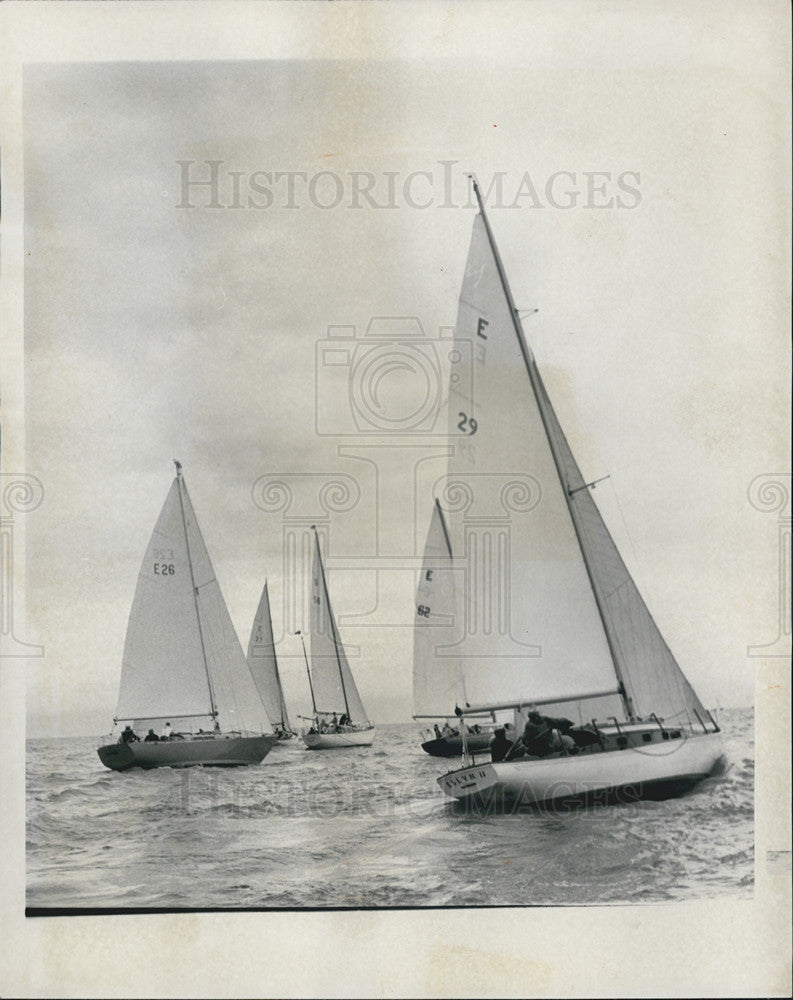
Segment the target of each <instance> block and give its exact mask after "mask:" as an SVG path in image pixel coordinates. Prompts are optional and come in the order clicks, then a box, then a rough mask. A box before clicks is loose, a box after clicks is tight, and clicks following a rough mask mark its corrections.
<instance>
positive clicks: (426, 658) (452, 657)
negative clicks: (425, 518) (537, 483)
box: [413, 500, 493, 757]
mask: <svg viewBox="0 0 793 1000" xmlns="http://www.w3.org/2000/svg"><path fill="white" fill-rule="evenodd" d="M457 591H458V587H457V586H456V584H455V569H454V559H453V554H452V544H451V541H450V539H449V531H448V528H447V527H446V520H445V518H444V516H443V510H442V509H441V505H440V503H439V502H438V501H437V500H436V501H435V506H434V508H433V511H432V519H431V520H430V526H429V530H428V531H427V542H426V545H425V547H424V560H423V563H422V566H421V576H420V577H419V582H418V587H417V589H416V621H415V626H414V629H413V712H414V715H413V718H414V719H416V720H429V721H431V722H433V725H434V729H435V738H434V739H432V738H430V739H428V740H425V741H424V742H423V743H422V744H421V749H422V750H424V751H425V753H428V754H431V755H432V756H433V757H460V756H461V755H462V752H463V735H462V731H461V727H463V726H465V727H466V729H467V733H466V744H467V747H468V750H469V752H474V751H479V750H487V749H488V747H489V746H490V740H491V738H492V736H493V726H492V725H487V723H485V721H484V718H488V719H489V718H490V717H489V716H485V717H484V718H483V719H482V721H481V722H477V721H474V722H472V723H471V725H469V724H468V723H466V722H464V721H463V720H462V719H458V718H457V716H456V714H455V711H454V710H455V707H457V706H459V705H464V704H465V702H466V697H465V677H464V674H463V667H462V660H461V658H460V655H459V643H458V646H457V650H456V651H455V645H454V644H455V638H454V632H455V622H456V621H457V620H458V619H457V618H456V615H457V613H458V608H457V606H456V600H457V597H456V595H457ZM440 723H443V727H442V728H441V726H440Z"/></svg>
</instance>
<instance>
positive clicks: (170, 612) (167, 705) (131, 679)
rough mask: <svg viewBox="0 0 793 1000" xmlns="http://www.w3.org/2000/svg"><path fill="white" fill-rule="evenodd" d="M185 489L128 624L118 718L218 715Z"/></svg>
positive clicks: (151, 550)
mask: <svg viewBox="0 0 793 1000" xmlns="http://www.w3.org/2000/svg"><path fill="white" fill-rule="evenodd" d="M212 712H213V707H212V696H211V693H210V688H209V676H208V673H207V666H206V663H205V661H204V654H203V650H202V647H201V635H200V631H199V624H198V612H197V608H196V601H195V596H194V592H193V582H192V575H191V571H190V558H189V555H188V551H187V536H186V534H185V529H184V521H183V519H182V503H181V500H180V496H179V483H178V480H176V479H174V481H173V485H172V486H171V489H170V491H169V492H168V496H167V498H166V500H165V504H164V505H163V508H162V511H161V513H160V516H159V518H158V520H157V524H156V525H155V528H154V531H153V533H152V536H151V539H150V540H149V544H148V547H147V549H146V555H145V556H144V557H143V562H142V564H141V567H140V573H139V574H138V583H137V587H136V589H135V597H134V599H133V602H132V609H131V611H130V615H129V624H128V625H127V637H126V642H125V644H124V657H123V660H122V667H121V687H120V690H119V697H118V707H117V709H116V717H117V718H119V719H144V718H159V717H162V718H168V717H169V716H201V715H203V716H207V717H209V718H211V717H212Z"/></svg>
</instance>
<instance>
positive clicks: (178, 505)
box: [97, 462, 277, 771]
mask: <svg viewBox="0 0 793 1000" xmlns="http://www.w3.org/2000/svg"><path fill="white" fill-rule="evenodd" d="M175 464H176V477H175V479H174V481H173V483H172V485H171V488H170V490H169V492H168V496H167V497H166V500H165V504H164V505H163V508H162V511H161V512H160V516H159V518H158V520H157V524H156V525H155V528H154V532H153V533H152V536H151V539H150V541H149V545H148V548H147V549H146V554H145V556H144V557H143V563H142V565H141V568H140V573H139V575H138V583H137V587H136V590H135V597H134V600H133V602H132V609H131V611H130V616H129V624H128V626H127V636H126V641H125V644H124V656H123V661H122V667H121V684H120V690H119V696H118V706H117V709H116V715H115V718H114V720H113V722H114V727H119V728H120V724H121V723H126V726H125V727H124V729H123V731H121V735H120V736H119V738H118V741H117V742H111V743H108V744H106V745H105V746H101V747H99V748H98V750H97V752H98V754H99V759H100V760H101V761H102V763H103V764H104V765H105V766H106V767H109V768H110V769H111V770H113V771H126V770H128V769H129V768H132V767H142V768H154V767H189V766H192V765H197V764H201V765H203V766H205V767H206V766H216V767H233V766H238V765H243V764H258V763H260V761H262V760H263V759H264V757H265V756H266V755H267V754H268V753H269V751H270V750H271V749H272V748H273V746H275V744H276V743H277V737H276V736H275V735H274V734H273V733H272V732H271V731H270V724H269V720H268V719H267V714H266V712H265V708H264V705H263V704H262V701H261V698H260V697H259V694H258V692H257V690H256V685H255V684H254V679H253V677H252V676H251V672H250V669H249V667H248V663H247V661H246V659H245V654H244V653H243V651H242V647H241V646H240V642H239V639H238V637H237V633H236V632H235V630H234V626H233V624H232V621H231V618H230V616H229V612H228V608H227V607H226V603H225V601H224V600H223V595H222V594H221V592H220V587H219V585H218V582H217V579H216V578H215V571H214V569H213V567H212V562H211V560H210V558H209V553H208V552H207V549H206V545H205V544H204V539H203V537H202V535H201V530H200V528H199V526H198V522H197V520H196V516H195V512H194V510H193V505H192V503H191V501H190V496H189V494H188V492H187V485H186V484H185V481H184V477H183V476H182V467H181V465H180V463H179V462H176V463H175ZM147 727H148V735H147V736H144V737H143V738H141V737H140V735H139V732H138V731H139V730H140V731H144V730H145V729H146V728H147ZM257 728H258V732H257V731H256V729H257ZM156 730H160V732H157V731H156Z"/></svg>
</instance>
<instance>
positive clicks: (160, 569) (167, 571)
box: [154, 563, 176, 576]
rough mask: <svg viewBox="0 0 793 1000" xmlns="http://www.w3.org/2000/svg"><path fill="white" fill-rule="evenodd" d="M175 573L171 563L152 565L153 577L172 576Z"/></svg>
mask: <svg viewBox="0 0 793 1000" xmlns="http://www.w3.org/2000/svg"><path fill="white" fill-rule="evenodd" d="M175 573H176V569H175V567H174V564H173V563H155V564H154V575H155V576H173V575H174V574H175Z"/></svg>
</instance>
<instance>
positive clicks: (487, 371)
mask: <svg viewBox="0 0 793 1000" xmlns="http://www.w3.org/2000/svg"><path fill="white" fill-rule="evenodd" d="M455 343H456V345H457V346H458V349H459V351H460V352H461V353H463V352H466V353H471V354H472V355H473V365H474V372H473V378H472V379H471V380H470V381H467V380H457V381H452V382H451V384H450V391H449V433H450V438H451V441H452V444H453V445H454V454H453V456H452V458H451V459H450V463H449V483H448V485H447V493H449V496H450V498H451V499H455V498H457V497H458V496H463V497H465V498H467V499H465V502H464V503H459V504H457V507H456V508H455V506H454V505H453V504H448V503H444V507H445V509H446V510H447V512H448V517H447V522H448V525H449V532H450V536H451V545H452V549H453V551H454V553H455V557H456V558H457V559H458V560H459V559H464V563H465V567H466V583H465V593H466V601H465V604H464V605H463V611H464V614H465V619H466V628H465V632H466V634H465V641H464V644H463V645H464V649H463V653H462V655H463V656H464V657H465V658H466V660H465V664H466V665H465V666H464V670H465V676H466V689H467V695H468V700H469V701H470V702H471V703H475V702H482V701H487V700H490V701H496V702H497V701H504V700H507V699H509V698H513V697H516V696H518V695H525V694H526V692H531V694H532V695H533V696H534V697H537V698H541V697H547V696H550V695H555V694H556V693H559V694H560V695H561V694H562V693H564V692H566V691H570V690H576V689H577V690H581V691H583V690H587V691H592V690H601V689H603V690H607V689H614V688H615V686H616V685H615V677H614V670H613V666H612V660H611V655H610V652H609V647H608V643H607V641H606V638H605V635H604V633H603V627H602V624H601V621H600V616H599V614H598V609H597V605H596V602H595V598H594V595H593V593H592V588H591V586H590V582H589V578H588V574H587V570H586V567H585V565H584V562H583V559H582V557H581V550H580V547H579V545H578V541H577V538H576V534H575V531H574V528H573V525H572V523H571V520H570V515H569V513H568V511H567V502H566V499H565V496H564V493H563V489H562V485H561V483H560V481H559V476H558V474H557V471H556V466H555V464H554V459H553V455H552V453H551V449H550V446H549V442H548V438H547V436H546V433H545V430H544V427H543V421H542V418H541V414H540V411H539V408H538V404H537V400H536V399H535V397H534V394H533V393H532V391H531V387H530V385H529V380H528V377H527V373H526V364H525V361H524V358H523V354H522V351H521V346H520V343H519V341H518V338H517V336H516V331H515V325H514V322H513V317H512V312H511V306H510V303H509V301H508V297H507V294H506V291H505V288H504V285H503V284H502V281H501V277H500V274H499V269H498V266H497V263H496V259H495V256H494V253H493V249H492V246H491V244H490V241H489V239H488V234H487V231H486V228H485V224H484V220H483V218H482V216H481V215H479V216H477V218H476V220H475V222H474V227H473V234H472V237H471V245H470V249H469V254H468V261H467V264H466V269H465V276H464V279H463V285H462V290H461V293H460V303H459V309H458V314H457V323H456V326H455ZM529 494H532V495H531V496H529ZM528 508H531V509H528ZM519 644H523V650H524V652H523V654H522V655H521V650H520V646H519ZM469 662H470V667H469V665H468V664H469ZM607 707H609V708H613V709H614V710H619V708H620V701H619V698H614V699H610V703H609V700H607V701H606V702H600V703H599V704H598V711H599V712H600V713H602V712H603V711H604V709H605V708H607Z"/></svg>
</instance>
